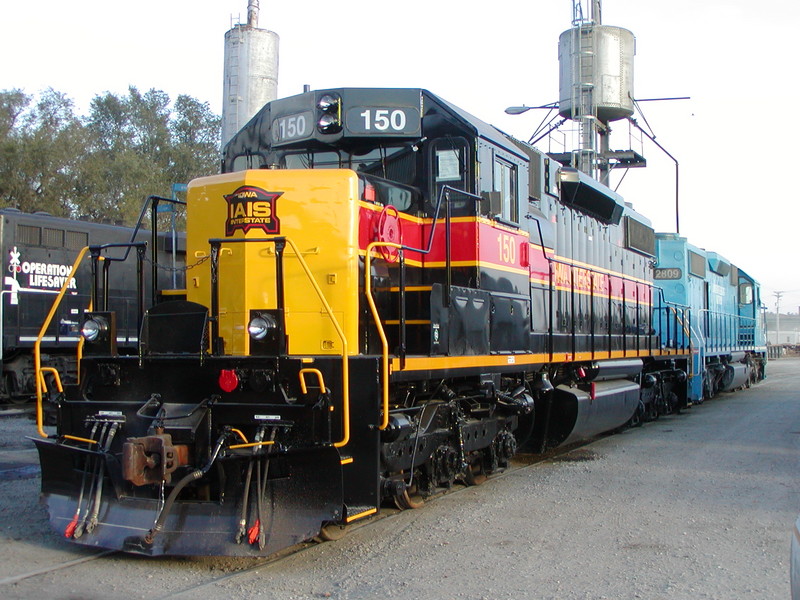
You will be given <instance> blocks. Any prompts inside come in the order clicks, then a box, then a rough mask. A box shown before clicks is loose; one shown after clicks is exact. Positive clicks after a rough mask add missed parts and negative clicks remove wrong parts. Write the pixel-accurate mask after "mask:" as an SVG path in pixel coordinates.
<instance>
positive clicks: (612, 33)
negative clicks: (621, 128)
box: [558, 24, 636, 123]
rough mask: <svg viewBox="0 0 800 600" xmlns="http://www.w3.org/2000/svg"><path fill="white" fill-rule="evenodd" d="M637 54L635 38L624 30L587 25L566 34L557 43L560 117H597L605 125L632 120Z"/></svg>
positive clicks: (569, 30)
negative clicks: (634, 71) (611, 122)
mask: <svg viewBox="0 0 800 600" xmlns="http://www.w3.org/2000/svg"><path fill="white" fill-rule="evenodd" d="M635 53H636V38H635V37H634V35H633V33H631V32H630V31H628V30H627V29H623V28H621V27H612V26H609V25H596V24H588V25H581V26H576V27H573V28H572V29H568V30H567V31H565V32H563V33H562V34H561V36H560V37H559V39H558V62H559V101H558V109H559V112H560V113H561V116H563V117H566V118H568V119H571V118H574V117H576V116H582V115H587V114H594V115H595V116H596V117H597V118H598V120H600V121H601V122H603V123H608V122H609V121H616V120H618V119H624V118H626V117H629V116H631V115H632V114H633V98H634V95H633V57H634V54H635ZM595 111H596V112H595Z"/></svg>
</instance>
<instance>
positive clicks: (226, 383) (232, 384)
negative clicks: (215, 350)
mask: <svg viewBox="0 0 800 600" xmlns="http://www.w3.org/2000/svg"><path fill="white" fill-rule="evenodd" d="M238 387H239V377H238V376H237V375H236V371H234V370H233V369H222V370H221V371H220V372H219V388H220V389H221V390H222V391H223V392H232V391H234V390H235V389H236V388H238Z"/></svg>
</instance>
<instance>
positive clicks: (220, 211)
mask: <svg viewBox="0 0 800 600" xmlns="http://www.w3.org/2000/svg"><path fill="white" fill-rule="evenodd" d="M358 199H359V198H358V177H357V176H356V174H355V172H353V171H350V170H341V169H331V170H311V171H308V170H303V171H299V170H248V171H239V172H236V173H229V174H224V175H217V176H212V177H204V178H201V179H196V180H194V181H192V182H191V183H190V184H189V191H188V199H187V231H188V239H187V256H188V257H189V258H188V261H187V262H188V263H189V264H192V263H193V262H195V263H198V262H199V263H200V264H198V265H197V266H196V267H195V268H193V269H192V270H191V271H190V275H189V277H188V279H187V299H188V300H190V301H193V302H197V303H199V304H203V305H206V306H210V304H211V296H212V273H211V265H210V262H211V261H209V260H208V259H207V257H209V256H210V253H211V246H210V244H209V240H211V239H221V242H220V247H219V261H218V263H219V268H218V282H217V283H218V296H219V298H218V299H219V336H220V337H221V338H222V340H223V344H224V352H225V354H231V355H241V356H244V355H249V354H251V353H252V352H253V348H252V343H253V339H257V338H253V337H252V335H249V332H251V331H252V330H253V327H254V326H253V318H254V315H256V314H258V315H263V314H266V315H269V313H266V312H264V311H275V310H276V309H279V308H280V305H281V299H280V298H279V296H280V294H281V293H282V294H283V295H284V298H283V306H284V307H285V308H284V315H285V335H286V342H287V348H286V349H287V353H288V354H290V355H328V354H341V352H342V343H341V340H340V338H339V335H338V334H337V332H336V329H335V327H334V325H333V323H332V321H331V319H330V318H329V316H328V315H327V313H326V311H325V310H323V306H322V304H321V302H320V299H319V297H318V296H319V294H318V292H317V290H315V285H316V286H317V287H318V289H319V290H320V291H321V292H322V294H323V295H324V297H325V298H326V299H327V302H328V304H329V305H330V308H331V309H332V312H333V314H334V315H335V317H336V320H337V321H338V323H339V324H340V326H341V329H342V330H343V332H344V335H345V336H346V338H347V346H348V348H349V349H351V352H352V351H354V349H356V348H357V347H358V346H357V343H356V342H357V326H358V297H357V295H356V294H355V293H353V290H356V289H358V282H359V279H358V261H359V255H358ZM280 238H285V239H287V240H289V242H290V243H289V244H288V245H287V246H286V248H285V250H284V252H283V261H282V263H283V273H281V274H280V276H279V273H278V269H279V267H278V261H277V250H276V245H275V240H278V239H280ZM226 240H228V243H226ZM248 240H252V242H251V241H248ZM295 248H296V249H297V250H295ZM297 251H299V253H300V254H301V255H302V258H303V259H304V261H305V263H306V265H307V266H308V268H309V270H310V275H311V276H309V274H308V273H306V272H305V270H304V269H303V266H302V265H301V261H299V260H298V259H297ZM201 261H202V262H201ZM279 278H280V279H282V281H279ZM312 279H313V281H312ZM260 323H261V322H260V321H259V322H258V323H257V324H256V325H260ZM256 329H258V328H257V327H256Z"/></svg>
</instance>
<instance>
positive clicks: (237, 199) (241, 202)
mask: <svg viewBox="0 0 800 600" xmlns="http://www.w3.org/2000/svg"><path fill="white" fill-rule="evenodd" d="M282 194H283V192H268V191H266V190H262V189H261V188H257V187H254V186H250V185H243V186H242V187H240V188H238V189H237V190H236V191H235V192H233V193H232V194H228V195H227V196H225V200H226V202H227V203H228V218H227V220H226V221H225V236H226V237H231V236H232V235H233V234H234V232H236V231H240V230H241V231H243V232H244V233H247V232H248V231H250V230H251V229H261V230H262V231H263V232H264V233H280V221H279V220H278V217H277V216H276V214H275V209H276V203H277V200H278V198H279V197H280V196H281V195H282Z"/></svg>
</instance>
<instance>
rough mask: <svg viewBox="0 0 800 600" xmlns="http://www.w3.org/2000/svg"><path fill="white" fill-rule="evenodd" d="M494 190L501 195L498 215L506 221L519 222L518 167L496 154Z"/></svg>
mask: <svg viewBox="0 0 800 600" xmlns="http://www.w3.org/2000/svg"><path fill="white" fill-rule="evenodd" d="M493 180H494V191H495V192H497V194H498V195H499V198H498V201H499V207H498V208H499V209H500V210H499V211H498V212H497V214H498V216H500V217H502V218H503V219H505V220H506V221H512V222H514V223H516V222H517V219H518V217H517V215H518V214H519V202H518V194H517V167H516V165H514V164H513V163H511V162H509V161H507V160H505V159H503V158H500V157H499V156H495V159H494V177H493Z"/></svg>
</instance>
